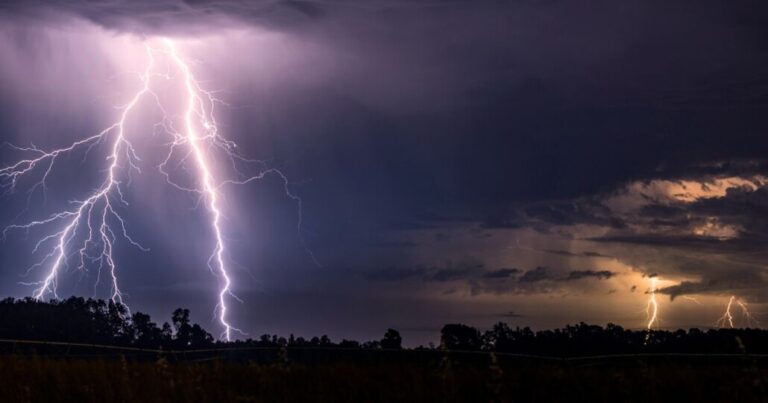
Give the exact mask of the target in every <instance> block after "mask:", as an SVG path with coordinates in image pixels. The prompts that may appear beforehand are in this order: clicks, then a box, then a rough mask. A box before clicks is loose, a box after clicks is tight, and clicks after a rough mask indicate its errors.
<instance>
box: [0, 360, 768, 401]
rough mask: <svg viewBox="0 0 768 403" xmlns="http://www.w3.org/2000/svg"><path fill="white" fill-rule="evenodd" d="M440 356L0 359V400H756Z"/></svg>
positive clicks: (573, 366) (721, 370) (619, 369)
mask: <svg viewBox="0 0 768 403" xmlns="http://www.w3.org/2000/svg"><path fill="white" fill-rule="evenodd" d="M489 357H490V358H487V359H484V360H472V361H471V362H468V361H466V360H461V359H457V358H456V357H451V356H447V358H445V357H444V358H442V359H439V360H432V361H429V362H420V363H416V362H414V361H413V360H410V361H411V362H408V361H409V360H407V359H406V360H402V362H398V361H399V360H385V361H382V362H378V363H376V362H358V361H331V362H327V363H322V364H298V363H290V364H288V363H277V364H256V363H248V362H233V361H223V360H212V361H204V362H188V361H179V362H169V361H167V360H165V359H159V360H146V359H144V360H135V359H126V358H89V359H83V358H50V357H42V356H2V357H0V401H2V402H38V401H39V402H42V401H44V402H205V401H208V402H366V401H372V402H395V401H409V402H433V401H438V402H439V401H444V402H453V401H473V402H475V401H480V402H483V401H488V402H491V401H497V402H506V401H526V402H528V401H532V402H533V401H541V402H550V401H584V400H588V399H589V400H595V401H641V400H643V401H669V400H673V399H674V400H677V399H681V400H685V401H724V402H725V401H730V402H734V401H740V402H744V401H765V399H766V382H767V381H768V370H766V366H765V365H764V363H765V362H768V361H755V360H750V359H740V358H727V359H723V358H718V359H710V358H679V357H678V358H664V357H654V358H622V359H609V360H594V361H591V360H584V361H576V362H552V361H540V360H530V359H520V358H513V357H492V356H489Z"/></svg>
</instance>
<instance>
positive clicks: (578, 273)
mask: <svg viewBox="0 0 768 403" xmlns="http://www.w3.org/2000/svg"><path fill="white" fill-rule="evenodd" d="M615 275H616V273H614V272H612V271H608V270H574V271H571V272H570V273H568V276H567V277H565V278H564V279H563V281H574V280H582V279H585V278H594V279H597V280H606V279H609V278H611V277H613V276H615Z"/></svg>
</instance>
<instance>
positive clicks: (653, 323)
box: [645, 276, 659, 344]
mask: <svg viewBox="0 0 768 403" xmlns="http://www.w3.org/2000/svg"><path fill="white" fill-rule="evenodd" d="M650 281H651V286H650V288H649V289H648V294H649V296H648V303H647V304H646V305H645V316H646V318H647V319H648V324H647V325H646V329H648V333H646V335H645V344H648V342H649V341H650V340H651V330H653V328H654V327H658V326H659V303H658V302H657V301H656V291H657V290H658V281H659V280H658V277H656V276H653V277H651V278H650Z"/></svg>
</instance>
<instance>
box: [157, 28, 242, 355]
mask: <svg viewBox="0 0 768 403" xmlns="http://www.w3.org/2000/svg"><path fill="white" fill-rule="evenodd" d="M164 42H165V45H166V46H167V47H168V50H169V51H170V55H171V58H172V59H173V61H174V62H175V63H176V64H177V65H178V67H179V69H180V70H181V72H182V73H183V75H184V87H185V89H186V91H187V109H186V112H185V113H184V130H185V132H186V138H187V143H188V144H189V147H190V148H191V149H192V152H193V154H194V156H195V162H196V165H197V168H198V172H199V179H200V181H201V182H202V187H203V191H204V192H205V197H206V199H207V201H208V209H209V210H210V212H211V228H212V229H213V233H214V235H215V238H216V245H215V247H214V250H213V254H212V255H211V258H210V259H209V265H210V262H211V261H215V262H216V263H215V264H216V268H217V269H218V272H219V274H220V275H221V277H222V278H223V279H224V281H223V283H224V285H223V287H221V290H219V305H218V309H219V320H220V321H221V324H222V326H224V336H225V338H226V339H227V341H229V340H230V338H231V332H232V329H233V328H232V326H231V325H230V324H229V322H227V303H226V297H227V295H230V294H231V292H232V291H231V286H232V280H231V279H230V277H229V273H228V272H227V267H226V266H225V264H224V240H223V238H222V235H221V226H220V225H221V210H220V209H219V205H218V200H219V194H218V191H217V189H216V187H215V186H214V184H213V175H212V174H211V169H210V167H209V162H208V160H207V159H206V156H205V154H204V152H203V151H202V150H201V148H200V136H199V135H198V134H197V131H196V130H195V124H194V118H195V117H196V116H197V117H198V118H199V119H201V120H202V122H201V123H202V126H203V127H204V128H205V129H208V130H209V131H210V132H211V133H212V134H213V135H215V134H216V131H215V123H213V122H210V121H208V119H206V114H205V111H204V110H201V109H203V108H204V106H203V105H204V104H203V100H202V99H201V98H200V95H199V94H198V92H197V88H199V87H198V86H197V83H196V81H195V79H194V77H193V76H192V73H191V72H190V70H189V66H188V65H187V64H186V63H185V62H184V60H182V59H181V57H179V54H178V52H176V46H175V45H174V43H173V42H172V41H171V40H169V39H165V40H164Z"/></svg>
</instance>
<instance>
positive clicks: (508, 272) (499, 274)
mask: <svg viewBox="0 0 768 403" xmlns="http://www.w3.org/2000/svg"><path fill="white" fill-rule="evenodd" d="M519 272H520V269H515V268H511V269H507V268H505V269H498V270H492V271H488V272H485V273H484V274H483V277H484V278H508V277H513V276H515V275H517V273H519Z"/></svg>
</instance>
